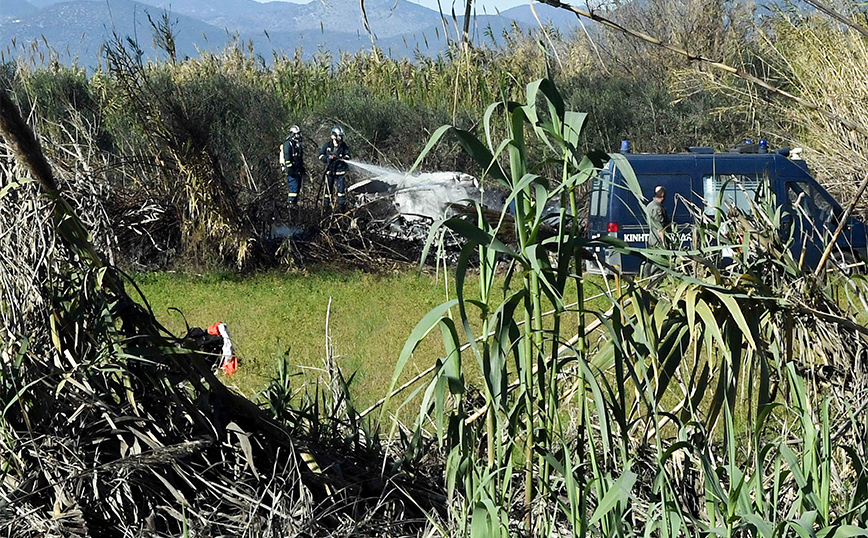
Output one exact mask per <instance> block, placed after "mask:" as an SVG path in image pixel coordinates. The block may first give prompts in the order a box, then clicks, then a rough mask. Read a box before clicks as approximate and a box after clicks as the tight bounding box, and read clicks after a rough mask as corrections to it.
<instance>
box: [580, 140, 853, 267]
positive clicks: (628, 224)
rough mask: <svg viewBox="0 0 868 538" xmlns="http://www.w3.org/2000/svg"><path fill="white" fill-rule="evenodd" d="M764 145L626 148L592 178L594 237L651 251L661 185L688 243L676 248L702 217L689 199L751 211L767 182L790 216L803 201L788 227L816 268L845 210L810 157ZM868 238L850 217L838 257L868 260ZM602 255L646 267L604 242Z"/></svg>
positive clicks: (708, 209)
mask: <svg viewBox="0 0 868 538" xmlns="http://www.w3.org/2000/svg"><path fill="white" fill-rule="evenodd" d="M764 150H765V148H764V147H762V146H759V145H743V146H741V147H738V148H735V149H733V150H731V151H729V152H714V151H713V150H712V149H711V148H704V147H703V148H688V151H687V152H685V153H679V154H639V153H635V154H634V153H629V152H627V151H622V152H621V155H623V158H618V159H614V158H613V159H610V160H609V161H608V163H607V164H606V166H605V167H604V168H603V169H602V170H601V171H600V173H599V175H598V176H597V177H596V178H595V179H594V181H593V183H592V186H591V192H590V200H589V203H590V205H589V210H588V234H589V236H590V237H591V238H597V237H601V236H604V235H609V236H614V237H617V238H618V239H621V240H623V241H624V242H626V243H627V244H628V245H630V246H631V247H636V248H644V247H645V246H646V242H647V239H648V221H647V218H646V216H645V204H646V203H647V202H648V201H649V200H650V199H651V198H652V197H653V193H654V189H655V187H656V186H657V185H662V186H663V187H665V188H666V191H667V197H666V201H665V202H664V207H666V209H667V210H668V212H669V215H670V217H671V219H672V223H673V229H674V230H675V232H674V233H675V234H676V238H677V239H676V243H677V242H679V241H680V243H681V244H680V245H678V244H675V245H673V248H679V247H680V248H690V247H691V237H692V234H691V231H690V226H691V224H692V223H693V221H694V218H693V213H691V211H690V210H689V209H688V202H689V203H690V204H692V205H693V206H694V207H697V208H702V210H703V211H705V213H706V214H708V215H710V216H713V215H714V213H715V212H717V211H721V210H722V208H719V207H713V206H712V205H711V204H718V203H721V200H723V201H725V203H726V204H727V205H735V206H736V207H738V209H739V210H741V211H743V212H749V211H750V201H749V200H748V198H750V197H753V196H755V194H756V193H757V191H758V190H759V189H760V188H761V186H763V185H765V188H767V189H769V190H768V192H769V193H770V194H771V193H773V196H774V200H775V203H776V204H777V206H778V207H782V208H783V210H784V212H785V214H788V215H793V214H795V213H794V212H793V211H792V210H793V205H794V204H797V203H798V204H799V207H800V212H799V214H800V215H801V216H802V217H801V218H790V219H789V221H788V226H787V233H792V234H793V241H792V243H791V249H793V255H794V256H795V258H796V259H799V256H801V255H802V252H801V251H802V248H803V245H804V250H805V252H804V254H803V256H804V262H803V266H804V267H816V265H817V264H818V263H819V260H820V257H821V255H822V252H823V250H824V248H825V246H826V245H825V243H824V241H823V239H824V238H825V239H828V238H829V237H831V235H832V232H834V230H835V229H836V228H837V226H838V222H840V217H841V216H842V215H843V210H842V209H841V206H840V205H839V204H838V202H836V201H835V199H834V198H832V196H830V195H829V193H828V192H826V190H825V189H823V187H822V186H821V185H820V184H819V183H817V181H816V180H815V179H814V178H813V177H812V176H811V173H810V171H809V170H808V166H807V164H806V163H805V161H803V160H796V159H793V158H790V151H789V150H788V149H786V148H784V149H781V150H778V151H776V152H773V153H769V152H767V151H766V152H762V151H764ZM619 163H620V164H619ZM627 164H628V165H629V168H630V169H632V172H633V174H634V175H635V178H636V180H637V182H638V188H639V189H641V192H642V198H641V199H640V198H637V196H636V194H634V190H637V189H636V187H635V184H634V190H631V189H630V188H629V187H628V185H629V184H628V181H627V179H626V177H629V176H630V174H629V173H627V175H626V176H625V174H624V170H622V169H623V168H625V167H626V166H627ZM723 211H724V212H725V211H726V208H723ZM787 212H788V213H787ZM818 230H819V233H817V231H818ZM866 243H868V240H866V233H865V225H864V223H862V222H861V221H859V220H857V219H855V218H850V219H849V220H848V222H847V226H846V227H845V228H844V229H843V232H842V233H841V235H840V237H839V239H838V244H837V245H836V246H837V248H835V249H834V253H835V256H836V257H837V258H838V260H837V261H839V262H842V263H844V264H847V265H849V266H854V265H858V264H859V263H861V262H864V261H865V260H868V247H866ZM595 255H596V256H597V258H598V259H599V260H600V261H602V262H605V266H608V267H610V268H614V270H616V271H619V272H621V273H624V274H636V273H638V272H639V269H640V266H641V264H642V259H641V258H640V257H639V256H634V255H628V254H621V253H619V252H616V250H615V249H613V248H611V247H597V248H596V252H595ZM605 266H604V267H605ZM587 269H588V271H590V272H596V273H599V272H600V264H598V263H595V261H593V260H591V261H588V262H587ZM611 271H612V269H604V272H611Z"/></svg>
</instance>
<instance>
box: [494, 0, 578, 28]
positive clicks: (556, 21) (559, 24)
mask: <svg viewBox="0 0 868 538" xmlns="http://www.w3.org/2000/svg"><path fill="white" fill-rule="evenodd" d="M533 11H536V14H537V16H538V17H539V20H540V22H542V23H543V25H546V24H549V23H551V25H552V27H553V28H557V29H558V30H560V31H562V32H564V31H570V30H572V29H573V28H577V27H579V20H578V19H577V18H576V16H575V15H574V14H573V13H571V12H569V11H567V10H565V9H559V8H556V7H553V6H550V5H548V4H542V3H540V2H534V3H533ZM533 11H532V10H531V6H530V4H524V5H521V6H515V7H513V8H509V9H507V10H505V11H502V12H501V13H500V14H501V15H502V16H504V17H506V18H507V19H511V20H514V21H517V22H520V23H524V24H526V25H528V26H534V27H536V26H539V22H537V20H536V17H534V14H533ZM586 24H587V21H586Z"/></svg>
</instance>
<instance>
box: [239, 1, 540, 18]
mask: <svg viewBox="0 0 868 538" xmlns="http://www.w3.org/2000/svg"><path fill="white" fill-rule="evenodd" d="M256 1H257V2H269V1H274V0H256ZM277 1H281V2H291V1H294V2H295V3H297V4H306V3H308V2H309V1H310V0H277ZM407 1H408V2H413V3H415V4H421V5H423V6H425V7H427V8H430V9H433V10H435V11H436V10H437V0H407ZM452 2H453V0H440V6H441V7H442V8H443V12H444V13H450V12H452V9H453V6H452ZM454 2H455V6H454V8H455V12H456V13H459V14H461V13H462V12H463V11H464V0H454ZM475 2H476V12H477V13H480V14H481V13H483V7H484V8H485V13H488V14H489V15H494V14H495V13H497V10H500V11H504V10H507V9H509V8H511V7H515V6H520V5H527V4H529V3H530V0H475Z"/></svg>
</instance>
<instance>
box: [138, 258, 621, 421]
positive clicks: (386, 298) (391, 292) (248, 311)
mask: <svg viewBox="0 0 868 538" xmlns="http://www.w3.org/2000/svg"><path fill="white" fill-rule="evenodd" d="M593 280H594V281H595V282H598V283H599V282H601V279H599V278H595V279H593ZM135 282H136V284H137V285H138V286H140V288H141V289H142V292H143V293H144V295H145V297H146V298H147V301H148V303H149V304H150V305H151V307H152V308H153V310H154V313H155V315H156V317H157V319H158V320H160V322H162V323H163V324H164V325H165V326H166V327H167V328H168V329H169V330H170V331H172V332H173V333H174V334H176V335H183V334H184V333H185V332H186V327H187V325H189V326H190V327H203V328H205V327H208V326H209V325H211V324H212V323H215V322H218V321H222V322H224V323H226V326H227V328H228V329H229V333H230V335H231V337H232V341H233V343H234V345H235V349H236V353H237V354H238V357H239V358H240V359H241V361H242V364H241V368H240V369H239V371H238V373H237V374H236V375H235V376H233V377H231V378H225V380H226V382H227V383H228V384H229V385H231V386H234V387H235V388H236V389H237V390H239V391H241V392H243V393H244V394H246V395H247V396H249V397H253V398H255V397H256V395H257V393H258V392H260V391H262V390H263V389H264V388H265V386H266V385H267V383H268V379H269V378H270V376H271V375H272V374H273V372H274V369H275V367H276V365H277V361H278V359H279V357H281V356H282V355H283V354H284V353H286V352H287V350H288V351H289V352H288V355H289V357H290V361H291V363H292V365H293V366H294V367H295V368H296V369H297V372H298V373H300V374H302V375H304V376H305V378H304V381H308V382H309V381H313V380H315V379H316V378H317V377H318V375H319V372H320V369H321V368H322V367H323V359H324V358H325V353H326V318H327V317H328V320H329V329H328V330H329V334H330V337H331V343H332V346H333V349H334V353H335V355H336V357H337V363H338V365H339V366H340V368H341V369H342V371H343V373H344V375H345V376H350V375H352V374H355V379H354V380H353V383H352V385H351V392H352V394H353V396H354V398H355V399H356V404H357V406H358V407H359V408H364V407H367V406H368V405H370V404H371V403H373V402H375V401H377V400H378V399H380V398H382V397H383V396H385V394H386V392H387V390H388V387H389V383H390V382H391V379H392V374H393V373H394V369H395V363H396V361H397V359H398V356H399V355H400V353H401V349H402V348H403V346H404V343H405V342H406V340H407V337H408V336H409V335H410V333H411V331H412V330H413V327H415V326H416V324H417V323H418V322H419V320H421V319H422V317H423V316H424V315H425V314H426V313H427V312H428V311H429V310H431V308H433V307H435V306H437V305H439V304H440V303H442V302H444V301H445V300H447V299H450V298H453V297H454V293H455V292H454V282H453V280H452V278H451V276H450V277H449V278H448V281H447V282H445V281H444V277H443V276H442V275H440V276H439V277H437V276H435V275H433V274H422V275H420V276H417V275H416V273H415V272H414V271H411V270H407V271H405V272H398V273H393V274H390V275H375V274H369V273H363V272H352V271H347V272H338V271H332V270H328V269H319V270H311V271H304V272H302V271H293V272H280V271H274V272H268V273H263V274H257V275H253V276H246V277H239V276H236V275H230V274H216V273H212V274H205V275H192V274H176V273H148V274H139V275H136V276H135ZM447 284H448V293H449V294H448V295H447ZM476 285H477V284H476V282H475V281H474V280H471V281H469V282H468V283H467V286H466V288H467V291H466V293H468V294H471V293H472V289H473V287H474V286H476ZM589 293H591V290H589ZM329 300H331V309H330V310H329ZM599 307H600V308H601V309H603V308H605V304H604V301H601V302H600V305H599ZM176 309H177V310H176ZM455 315H456V316H457V311H456V312H455ZM572 319H573V320H574V319H575V318H572ZM588 321H590V319H589V320H588ZM573 322H574V321H573ZM442 350H443V344H442V340H441V338H440V336H439V334H431V335H430V336H429V337H428V338H427V339H426V340H425V342H423V345H422V346H420V347H419V349H418V350H417V352H416V353H415V354H414V356H413V358H412V359H411V361H410V363H409V364H408V366H407V368H405V371H404V375H403V376H402V379H409V378H410V377H412V376H414V375H416V374H417V373H419V372H421V371H423V370H425V369H426V368H428V367H429V366H431V365H432V364H434V361H435V360H436V359H437V358H438V357H440V356H442V354H443V353H442ZM465 360H466V361H467V362H468V365H467V366H468V367H469V370H470V372H472V371H473V370H474V368H473V366H472V364H469V363H471V362H473V359H472V357H471V356H470V355H469V354H467V358H466V359H465ZM471 382H472V379H471ZM295 385H296V386H300V385H301V380H300V381H299V382H298V383H296V384H295Z"/></svg>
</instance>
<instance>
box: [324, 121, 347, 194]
mask: <svg viewBox="0 0 868 538" xmlns="http://www.w3.org/2000/svg"><path fill="white" fill-rule="evenodd" d="M349 158H350V148H349V147H348V146H347V143H346V142H345V141H344V130H343V129H342V128H341V127H340V125H338V126H336V127H335V128H334V129H332V138H331V140H329V141H328V142H326V143H325V145H323V147H322V149H320V150H319V160H321V161H322V162H323V163H325V166H326V169H325V180H326V189H325V196H324V198H323V205H324V206H325V208H326V209H328V208H330V207H331V202H332V196H334V195H337V198H338V199H337V208H338V210H342V209H343V208H344V204H345V203H346V195H347V184H346V174H347V163H346V161H347V159H349Z"/></svg>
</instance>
